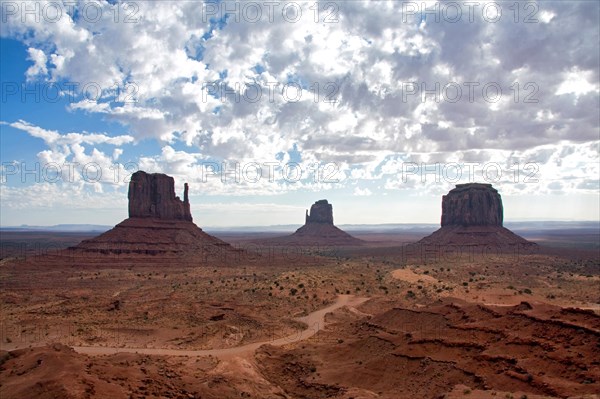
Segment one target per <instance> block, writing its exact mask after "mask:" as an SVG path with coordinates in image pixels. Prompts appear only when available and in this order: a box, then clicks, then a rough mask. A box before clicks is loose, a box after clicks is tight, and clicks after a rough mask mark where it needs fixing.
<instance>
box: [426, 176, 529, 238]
mask: <svg viewBox="0 0 600 399" xmlns="http://www.w3.org/2000/svg"><path fill="white" fill-rule="evenodd" d="M502 221H503V208H502V198H501V197H500V194H499V193H498V191H497V190H496V189H495V188H493V187H492V185H491V184H481V183H468V184H457V185H456V188H454V189H452V190H450V192H448V194H446V195H444V196H443V197H442V227H441V228H439V229H438V230H436V231H435V232H433V234H431V235H429V236H427V237H424V238H422V239H421V240H420V241H418V242H417V244H419V245H435V246H440V245H441V246H448V247H457V248H460V247H471V246H483V247H489V246H490V245H492V246H494V247H495V248H500V249H502V248H509V247H514V246H515V245H518V246H520V247H523V248H531V247H534V246H536V244H535V243H532V242H529V241H527V240H525V239H524V238H523V237H520V236H518V235H516V234H515V233H513V232H512V231H510V230H508V229H507V228H505V227H503V226H502Z"/></svg>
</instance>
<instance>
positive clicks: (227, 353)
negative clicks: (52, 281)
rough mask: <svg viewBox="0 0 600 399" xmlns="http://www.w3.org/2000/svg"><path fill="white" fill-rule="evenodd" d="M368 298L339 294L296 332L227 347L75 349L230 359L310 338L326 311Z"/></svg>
mask: <svg viewBox="0 0 600 399" xmlns="http://www.w3.org/2000/svg"><path fill="white" fill-rule="evenodd" d="M367 300H368V298H360V297H355V296H354V295H339V296H338V297H337V299H336V301H335V302H334V303H333V304H331V305H329V306H327V307H326V308H323V309H321V310H317V311H315V312H312V313H310V314H309V315H308V316H305V317H300V318H298V319H297V320H298V321H301V322H304V323H306V324H307V326H308V327H307V328H306V329H305V330H302V331H298V332H297V333H295V334H292V335H288V336H287V337H282V338H278V339H274V340H269V341H262V342H254V343H252V344H248V345H243V346H238V347H235V348H225V349H205V350H185V349H161V348H119V347H106V346H74V347H73V349H75V351H77V352H79V353H84V354H87V355H110V354H114V353H119V352H128V353H142V354H147V355H168V356H215V357H218V358H220V359H228V358H232V357H243V356H246V355H252V354H253V353H254V351H256V349H258V348H259V347H260V346H261V345H265V344H270V345H274V346H282V345H285V344H290V343H294V342H298V341H302V340H305V339H308V338H310V337H312V336H313V335H315V334H316V333H317V332H318V331H319V330H321V329H323V327H324V326H325V315H326V314H327V313H329V312H333V311H334V310H336V309H339V308H341V307H343V306H349V307H353V306H358V305H360V304H361V303H363V302H365V301H367Z"/></svg>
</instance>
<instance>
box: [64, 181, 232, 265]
mask: <svg viewBox="0 0 600 399" xmlns="http://www.w3.org/2000/svg"><path fill="white" fill-rule="evenodd" d="M174 187H175V182H174V180H173V178H172V177H170V176H167V175H165V174H161V173H152V174H150V173H146V172H143V171H138V172H135V173H134V174H133V175H132V176H131V182H130V183H129V194H128V198H129V218H127V219H125V220H124V221H122V222H121V223H119V224H117V225H116V226H115V227H114V228H112V229H111V230H109V231H107V232H105V233H103V234H101V235H99V236H97V237H94V238H92V239H89V240H84V241H82V242H81V243H80V244H78V245H77V246H75V247H71V248H69V253H70V256H71V257H72V258H74V259H77V260H78V261H80V260H81V261H83V260H85V261H86V262H88V263H89V262H91V261H97V262H101V263H106V262H107V261H109V262H111V263H114V264H119V263H127V262H133V263H135V262H136V261H140V262H144V264H148V262H162V263H166V264H172V262H173V261H176V262H177V264H181V262H192V263H194V264H202V263H207V262H213V263H227V262H231V261H235V260H238V259H239V254H240V253H241V252H240V251H239V250H237V249H235V248H233V247H232V246H231V245H230V244H228V243H226V242H225V241H222V240H220V239H218V238H216V237H213V236H211V235H209V234H207V233H205V232H204V231H202V229H201V228H199V227H198V226H196V224H194V223H193V222H192V215H191V212H190V201H189V197H188V190H189V188H188V185H187V184H185V188H184V193H183V201H181V200H180V199H179V197H176V196H175V189H174ZM107 256H108V258H107ZM79 257H80V258H79ZM88 258H89V259H88ZM127 264H130V263H127Z"/></svg>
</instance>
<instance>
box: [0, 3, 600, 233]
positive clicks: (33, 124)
mask: <svg viewBox="0 0 600 399" xmlns="http://www.w3.org/2000/svg"><path fill="white" fill-rule="evenodd" d="M9 3H10V4H11V5H10V6H9ZM328 3H331V4H334V5H335V7H331V6H326V4H328ZM20 4H21V3H18V2H17V3H13V2H3V4H2V9H1V10H0V11H1V15H0V17H1V18H2V24H1V25H0V26H1V28H0V46H1V48H0V50H1V52H0V67H1V71H0V72H1V80H2V98H1V99H0V100H1V103H0V105H1V108H0V140H1V142H0V158H1V161H2V182H1V183H0V189H1V191H0V200H1V201H0V216H1V223H0V224H1V225H2V226H13V225H20V224H30V225H52V224H58V223H100V224H114V223H117V222H119V221H120V220H122V219H123V218H125V217H126V212H127V203H126V193H127V175H128V173H131V172H132V171H133V170H136V169H143V170H147V171H149V172H162V173H167V174H170V175H172V176H174V177H175V179H176V189H177V191H178V193H181V191H182V188H183V183H184V182H189V183H190V186H191V202H192V212H193V215H194V218H195V220H196V221H197V222H198V224H199V225H201V226H236V225H271V224H290V223H296V224H299V223H302V222H303V219H304V209H306V208H308V207H310V204H312V203H313V202H314V201H316V200H318V199H321V198H327V199H328V200H329V201H330V202H331V203H333V206H334V218H335V220H336V222H338V223H418V222H422V223H437V222H439V219H440V212H441V209H440V208H441V196H442V195H443V194H445V193H446V192H448V191H449V190H450V189H451V188H452V187H453V186H454V184H456V183H464V182H468V181H479V182H490V183H493V184H494V186H495V187H496V188H498V190H499V191H500V193H501V194H502V196H503V200H504V209H505V220H515V221H516V220H598V219H600V210H599V205H598V203H599V202H600V198H599V190H600V187H599V179H600V175H599V173H600V172H599V169H600V165H599V164H600V163H599V145H600V137H599V135H600V131H599V129H600V127H599V123H600V122H599V109H600V105H599V76H598V73H599V72H598V70H599V66H600V65H599V62H600V61H599V59H598V39H599V32H598V31H599V28H598V24H597V21H598V13H599V7H600V6H599V5H598V3H596V2H583V1H578V2H569V3H565V2H543V3H542V2H540V3H532V4H534V5H535V7H530V8H528V9H527V10H528V11H531V10H534V11H535V13H534V15H533V17H534V18H533V20H532V21H534V22H532V21H527V22H526V21H525V20H524V16H523V15H524V14H525V13H524V12H522V13H520V14H519V15H518V16H517V15H515V14H511V13H512V12H513V9H509V8H508V5H507V4H508V3H501V2H500V3H494V4H495V7H497V8H499V9H500V10H501V12H502V14H501V17H499V16H498V15H496V16H490V14H483V13H482V8H483V6H484V4H485V2H482V4H481V5H480V6H479V7H475V9H474V16H475V18H474V20H473V21H469V18H468V13H467V8H466V7H467V6H466V5H464V4H463V10H464V11H465V13H464V14H463V16H462V17H461V18H458V19H454V18H449V17H448V15H449V14H448V13H446V14H445V13H444V12H445V11H448V12H449V10H445V9H444V7H445V6H444V4H443V3H440V4H437V5H436V2H431V3H429V6H430V7H431V10H433V11H431V10H430V12H429V13H427V17H426V18H423V13H421V12H420V11H424V10H420V9H419V8H420V7H422V6H423V4H422V3H420V2H416V3H412V2H366V1H365V2H361V1H355V2H345V3H342V2H339V3H336V2H321V3H319V2H294V3H293V5H294V6H293V7H288V8H287V9H285V10H287V11H286V12H287V14H285V13H284V10H283V9H282V8H277V9H273V10H272V11H273V14H272V15H271V16H269V15H268V13H267V11H269V9H268V7H269V6H268V4H269V3H268V2H267V3H264V4H263V3H261V2H256V3H254V4H256V6H253V7H254V9H248V8H247V3H235V2H218V3H212V5H206V4H204V3H203V2H201V1H192V2H185V3H174V2H120V3H115V2H110V3H109V2H104V1H96V2H86V1H83V2H80V3H78V5H76V6H67V5H65V6H64V8H62V9H61V10H62V11H61V13H60V17H59V16H58V15H57V14H52V12H56V9H55V7H57V5H58V4H60V2H50V3H49V2H32V4H37V5H36V6H32V7H34V8H33V10H34V11H33V13H32V12H30V13H25V12H24V10H22V9H20V7H21V5H20ZM65 4H66V3H65ZM511 4H512V3H511ZM281 7H285V6H284V5H282V6H281ZM414 7H416V11H415V8H414ZM436 7H437V8H436ZM513 8H514V7H513ZM35 10H37V13H38V15H36V14H35V13H36V11H35ZM90 10H91V11H90ZM227 10H229V11H227ZM231 10H234V11H233V12H232V11H231ZM235 10H239V11H237V15H236V14H235V12H236V11H235ZM256 10H260V11H261V12H262V17H261V18H258V19H255V18H254V16H255V14H253V12H255V11H256ZM297 10H301V11H300V12H301V15H298V14H294V13H295V12H297ZM315 10H318V13H317V14H315ZM436 10H437V11H436ZM92 11H94V12H95V14H91V12H92ZM450 11H454V10H450ZM522 11H523V10H522ZM436 12H438V13H439V14H438V16H439V18H437V20H436V17H435V16H436ZM86 13H87V14H86ZM227 13H229V14H230V15H229V16H227ZM86 15H87V16H86ZM96 17H97V18H96ZM36 19H37V21H36ZM225 21H226V22H225ZM84 89H85V90H84ZM498 89H499V90H501V94H500V93H499V92H498V91H497V90H498ZM469 90H472V92H470V91H469ZM458 93H460V96H458ZM471 94H472V98H471ZM222 162H226V163H228V164H229V165H232V164H238V165H239V167H240V170H242V171H245V172H246V174H242V176H241V179H240V180H239V181H233V180H232V175H228V176H226V177H227V181H226V182H223V181H222V180H221V178H220V176H219V175H218V174H216V175H215V174H212V173H210V171H211V170H213V169H211V168H214V167H215V165H217V166H219V167H220V165H221V163H222ZM36 165H39V166H36ZM257 165H259V166H260V169H261V171H262V173H263V175H262V177H261V178H259V179H257V178H256V176H255V175H254V174H253V171H256V170H257ZM316 166H318V167H317V169H318V170H319V173H318V174H317V175H315V173H314V171H315V168H316ZM36 168H37V169H36ZM58 168H60V173H57V171H58V170H59V169H58ZM269 168H273V169H269ZM229 170H231V166H229ZM270 170H272V171H273V172H274V176H273V178H272V179H270V178H269V176H268V172H269V171H270ZM298 170H302V176H301V178H298V179H297V178H296V176H295V175H294V173H295V172H297V171H298ZM458 170H460V171H461V172H462V175H461V176H460V178H458V177H457V175H456V172H457V171H458ZM27 171H30V172H29V173H28V172H27ZM99 171H101V175H99V174H98V173H99ZM497 171H499V172H500V176H498V175H497V174H495V173H497ZM71 172H72V173H71ZM470 172H474V175H471V173H470ZM286 173H287V175H286Z"/></svg>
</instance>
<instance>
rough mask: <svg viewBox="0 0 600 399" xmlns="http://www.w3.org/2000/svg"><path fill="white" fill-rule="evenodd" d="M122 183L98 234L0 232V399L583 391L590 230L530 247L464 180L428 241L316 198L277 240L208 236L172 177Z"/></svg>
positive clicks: (591, 293) (593, 295)
mask: <svg viewBox="0 0 600 399" xmlns="http://www.w3.org/2000/svg"><path fill="white" fill-rule="evenodd" d="M169 179H171V181H170V183H169ZM169 184H170V187H169ZM140 187H152V189H151V190H147V189H141V188H140ZM129 190H130V196H129V204H130V209H129V213H130V218H128V219H127V220H125V221H124V222H122V223H120V224H118V225H117V226H116V227H115V228H114V229H112V230H110V231H108V232H105V233H103V234H102V235H100V236H98V237H95V234H89V233H87V234H83V233H68V234H67V233H63V234H57V233H51V232H46V233H40V232H23V231H22V232H18V231H13V232H9V231H3V232H2V240H3V259H2V261H1V264H0V281H1V283H2V290H1V294H0V300H1V303H2V330H1V339H2V346H1V347H2V352H1V360H0V396H1V397H2V398H74V399H75V398H136V399H137V398H140V399H141V398H186V399H191V398H197V399H200V398H215V399H224V398H273V399H275V398H310V399H313V398H344V399H351V398H354V399H370V398H389V399H398V398H448V399H449V398H476V399H480V398H482V399H483V398H538V399H539V398H590V399H591V398H598V393H599V392H600V290H599V287H600V272H599V262H600V259H599V256H598V243H597V241H596V243H595V244H594V239H597V231H594V230H593V229H591V230H590V229H572V230H568V229H566V230H565V229H563V230H556V229H555V230H546V231H537V232H530V234H531V235H532V236H536V237H537V240H538V241H539V242H540V243H542V245H538V244H535V243H533V242H531V241H528V240H526V239H524V238H522V237H520V236H517V235H515V234H514V233H512V232H510V231H509V230H507V229H506V228H504V227H502V220H501V206H502V204H501V202H499V201H500V197H499V195H498V194H497V192H496V191H495V190H494V189H493V188H492V187H491V186H490V185H463V186H460V187H458V186H457V189H455V190H453V191H451V193H449V194H448V195H447V196H445V197H444V198H445V199H444V206H443V209H444V212H445V213H444V215H445V216H444V218H443V219H442V228H441V229H440V230H438V231H437V232H435V233H434V234H432V235H428V234H425V233H423V232H421V231H418V230H417V231H411V230H410V229H409V230H406V231H367V230H363V231H356V232H355V233H353V234H352V235H353V236H351V235H349V234H347V233H346V232H343V231H342V230H340V229H339V228H337V227H335V226H334V224H333V216H332V215H333V212H332V206H331V204H329V203H327V201H317V202H315V204H313V206H312V207H311V210H310V214H309V213H308V212H307V215H306V223H305V226H303V227H302V228H300V229H298V231H297V232H296V233H294V234H292V235H290V236H284V237H271V236H276V235H277V234H271V235H269V234H265V233H259V232H257V233H252V232H245V233H239V232H238V233H235V232H229V233H227V232H221V233H220V236H219V233H215V235H217V236H219V238H217V237H214V236H213V235H209V234H207V233H206V232H204V231H203V230H201V229H199V228H198V227H197V226H196V225H195V224H194V223H193V222H192V218H191V215H190V214H189V205H186V204H189V203H188V202H187V201H188V200H187V187H186V194H185V195H184V200H183V201H181V200H179V198H178V197H174V194H171V193H170V192H172V191H173V180H172V178H169V177H167V176H165V175H148V174H144V173H143V172H139V173H138V174H134V176H133V178H132V183H131V184H130V189H129ZM161 190H164V191H165V192H166V193H167V194H166V195H164V196H163V197H162V198H163V200H162V201H157V200H156V198H158V197H156V195H155V194H152V193H156V192H161ZM465 193H466V194H465ZM464 195H467V196H469V198H471V200H472V202H473V203H478V204H480V208H469V209H470V210H469V209H467V210H465V209H463V208H461V206H459V205H457V204H456V202H457V201H458V203H461V201H462V200H461V198H464V197H462V196H464ZM165 198H173V199H172V200H169V201H166V200H164V199H165ZM497 202H499V203H497ZM186 209H187V211H186ZM455 209H460V211H459V212H455V211H454V210H455ZM482 209H483V210H482ZM465 212H466V213H465ZM498 212H500V213H498ZM490 215H491V216H490ZM494 215H499V220H496V219H494V218H495V217H496V216H494ZM456 218H463V219H465V220H468V221H470V223H479V222H481V220H484V219H485V221H486V222H485V223H484V224H485V225H484V226H482V225H479V226H478V227H473V226H471V227H464V226H463V227H456V226H457V222H456V220H454V219H456ZM482 218H483V219H482ZM480 219H481V220H480ZM444 226H445V227H444ZM457 229H458V230H460V231H458V232H457ZM461 229H462V230H461ZM465 229H466V230H465ZM463 230H465V231H463ZM505 230H506V231H505ZM427 235H428V237H426V238H425V239H424V238H423V237H424V236H427ZM525 235H526V234H525ZM557 236H560V237H563V239H562V241H561V240H560V239H558V242H562V245H556V244H554V245H553V243H555V242H557V238H556V237H557ZM286 237H287V238H286ZM311 237H312V241H310V238H311ZM432 237H433V238H434V239H436V240H438V241H437V244H436V242H434V241H432ZM436 237H437V238H436ZM439 237H441V238H439ZM456 237H458V238H456ZM481 237H487V238H486V240H488V241H489V240H491V241H490V243H489V244H487V245H484V243H482V242H480V241H481ZM552 237H554V238H552ZM564 237H569V238H568V239H567V238H564ZM594 237H595V238H594ZM421 239H422V240H421ZM545 239H546V240H547V241H548V242H549V244H543V243H544V242H545V241H544V240H545ZM448 240H450V242H448ZM452 240H458V241H452ZM472 240H476V241H477V242H475V243H474V242H472ZM494 240H495V241H494ZM498 240H500V241H498ZM511 240H515V241H511ZM80 241H81V242H80ZM226 241H227V242H226ZM44 248H46V250H43V249H44Z"/></svg>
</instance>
